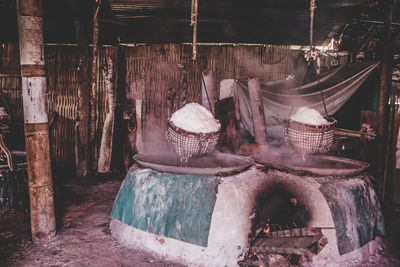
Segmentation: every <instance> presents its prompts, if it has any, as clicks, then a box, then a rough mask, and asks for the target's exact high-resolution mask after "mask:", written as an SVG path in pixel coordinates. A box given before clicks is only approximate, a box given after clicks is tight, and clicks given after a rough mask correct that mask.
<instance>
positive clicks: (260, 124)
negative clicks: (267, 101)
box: [249, 78, 268, 148]
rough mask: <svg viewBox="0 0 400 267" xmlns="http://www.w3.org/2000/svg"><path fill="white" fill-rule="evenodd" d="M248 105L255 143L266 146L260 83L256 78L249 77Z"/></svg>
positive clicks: (265, 128)
mask: <svg viewBox="0 0 400 267" xmlns="http://www.w3.org/2000/svg"><path fill="white" fill-rule="evenodd" d="M249 95H250V106H251V112H252V118H253V132H254V138H255V139H256V143H257V144H260V145H261V146H263V147H266V148H268V140H267V127H266V124H265V117H264V106H263V102H262V95H261V84H260V81H259V80H258V78H250V79H249Z"/></svg>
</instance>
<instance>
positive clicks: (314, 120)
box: [290, 107, 328, 125]
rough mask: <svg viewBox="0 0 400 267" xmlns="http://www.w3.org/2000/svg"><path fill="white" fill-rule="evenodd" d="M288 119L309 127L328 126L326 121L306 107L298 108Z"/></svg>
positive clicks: (313, 110) (315, 111)
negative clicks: (309, 125)
mask: <svg viewBox="0 0 400 267" xmlns="http://www.w3.org/2000/svg"><path fill="white" fill-rule="evenodd" d="M290 119H291V120H293V121H298V122H301V123H306V124H311V125H322V124H328V121H327V120H326V119H325V118H324V117H323V116H322V115H321V114H320V113H319V112H318V111H317V110H315V109H312V108H307V107H301V108H299V109H298V110H297V112H296V114H294V115H293V116H291V117H290Z"/></svg>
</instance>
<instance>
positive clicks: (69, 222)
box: [0, 178, 181, 267]
mask: <svg viewBox="0 0 400 267" xmlns="http://www.w3.org/2000/svg"><path fill="white" fill-rule="evenodd" d="M93 180H94V179H93ZM93 180H92V181H90V182H86V183H81V182H80V183H76V182H74V183H70V184H65V185H62V186H59V187H57V188H56V190H55V197H56V205H55V206H56V213H57V214H58V215H59V216H57V224H58V231H57V235H56V237H55V238H53V239H52V240H50V241H48V242H45V243H43V244H39V245H37V244H33V243H32V242H31V237H30V228H29V216H28V215H27V214H24V213H15V214H11V215H7V216H3V217H2V218H1V219H0V266H109V267H111V266H153V267H155V266H181V265H179V264H176V263H171V262H167V261H163V260H162V259H159V258H155V257H153V256H152V255H150V254H148V253H144V252H142V251H137V250H132V249H127V248H125V247H123V246H120V245H119V244H118V243H117V241H116V240H114V239H113V238H112V236H111V235H110V231H109V221H110V219H109V217H108V216H109V214H110V212H111V209H112V205H113V201H114V198H115V196H116V194H117V192H118V189H119V186H120V184H121V180H122V179H118V180H111V181H110V180H109V179H107V181H105V180H104V179H101V178H100V180H102V181H100V182H93Z"/></svg>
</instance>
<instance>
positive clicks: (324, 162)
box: [252, 153, 369, 176]
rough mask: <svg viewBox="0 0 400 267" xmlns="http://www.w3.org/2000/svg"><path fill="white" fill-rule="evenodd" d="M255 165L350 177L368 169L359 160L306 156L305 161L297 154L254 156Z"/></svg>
mask: <svg viewBox="0 0 400 267" xmlns="http://www.w3.org/2000/svg"><path fill="white" fill-rule="evenodd" d="M252 157H253V159H254V160H255V162H256V163H259V164H262V165H265V166H266V167H272V168H275V169H279V170H285V171H295V172H305V173H312V174H316V175H323V176H327V175H333V176H351V175H357V174H359V173H360V172H362V171H364V170H365V169H366V168H368V166H369V164H368V163H366V162H362V161H359V160H354V159H348V158H339V157H333V156H325V155H308V156H307V157H306V158H305V160H303V159H302V156H301V155H299V154H287V153H284V154H278V153H277V154H274V153H269V154H256V155H253V156H252Z"/></svg>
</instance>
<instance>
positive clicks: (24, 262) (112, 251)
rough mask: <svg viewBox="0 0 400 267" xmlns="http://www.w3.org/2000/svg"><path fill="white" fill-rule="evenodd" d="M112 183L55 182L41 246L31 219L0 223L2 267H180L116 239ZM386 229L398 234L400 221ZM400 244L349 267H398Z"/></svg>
mask: <svg viewBox="0 0 400 267" xmlns="http://www.w3.org/2000/svg"><path fill="white" fill-rule="evenodd" d="M64 175H65V174H64ZM114 177H117V178H110V177H92V178H90V179H86V180H84V181H82V180H69V181H68V179H65V177H63V176H62V175H61V176H59V177H56V178H55V184H59V185H58V186H56V189H55V198H56V204H55V206H56V213H57V225H58V230H57V235H56V237H55V238H53V239H52V240H50V241H48V242H45V243H43V244H33V243H32V241H31V237H30V228H29V215H28V214H25V213H13V214H9V215H6V216H3V217H2V218H0V266H109V267H111V266H182V265H180V264H177V263H172V262H168V261H165V260H163V259H160V258H157V257H154V256H152V255H150V254H148V253H145V252H142V251H139V250H132V249H128V248H126V247H123V246H121V245H119V244H118V242H117V241H116V240H114V239H113V237H112V236H111V235H110V231H109V221H110V219H109V217H108V216H109V214H110V212H111V209H112V205H113V201H114V198H115V196H116V194H117V192H118V189H119V186H120V184H121V181H122V178H121V177H119V176H118V175H116V176H114ZM60 181H64V182H60ZM65 181H67V182H65ZM388 226H390V229H400V220H399V221H394V223H393V222H391V223H389V224H388ZM395 233H396V234H397V233H398V230H397V232H395ZM399 239H400V238H399V237H395V236H393V235H389V237H388V238H386V239H385V244H384V245H383V246H382V247H381V250H380V252H379V253H377V254H376V255H372V256H371V257H369V258H366V259H364V260H363V261H362V262H351V263H350V262H349V264H350V265H349V266H371V267H372V266H387V267H389V266H400V260H399V257H398V256H397V255H400V249H399V248H400V240H399ZM329 266H330V265H329Z"/></svg>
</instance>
